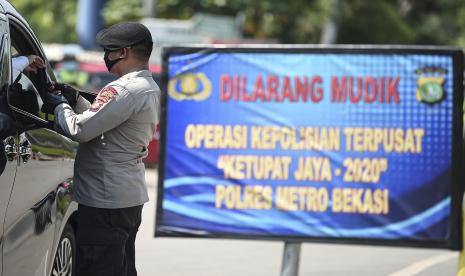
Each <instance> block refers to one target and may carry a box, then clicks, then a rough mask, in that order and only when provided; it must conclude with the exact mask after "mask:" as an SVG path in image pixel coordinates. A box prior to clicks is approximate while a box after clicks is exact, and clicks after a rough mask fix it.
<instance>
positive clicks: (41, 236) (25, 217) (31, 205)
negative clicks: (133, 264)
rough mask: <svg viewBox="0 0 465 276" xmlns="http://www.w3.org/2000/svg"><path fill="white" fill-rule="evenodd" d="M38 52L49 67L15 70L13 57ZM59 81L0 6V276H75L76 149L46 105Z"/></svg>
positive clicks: (6, 6) (22, 25)
mask: <svg viewBox="0 0 465 276" xmlns="http://www.w3.org/2000/svg"><path fill="white" fill-rule="evenodd" d="M29 54H34V55H38V56H40V57H42V58H43V59H44V60H45V61H46V63H47V67H46V68H45V69H42V70H39V71H38V73H36V74H35V73H29V72H19V71H15V70H13V68H12V66H11V64H12V58H13V57H15V56H18V55H29ZM50 81H55V76H54V72H53V70H52V68H51V66H50V65H49V64H48V62H47V59H46V56H45V54H44V51H43V49H42V47H41V45H40V43H39V41H38V40H37V38H36V36H35V35H34V33H33V31H32V30H31V28H30V27H29V25H28V23H27V22H26V20H25V19H24V18H23V17H22V16H21V15H20V14H19V13H18V12H17V11H16V10H15V9H14V7H13V6H12V5H11V4H10V3H9V2H8V1H5V0H0V113H1V114H0V255H1V256H0V275H1V276H23V275H24V276H26V275H27V276H29V275H44V276H48V275H73V270H74V264H75V259H74V258H75V250H76V249H75V238H74V227H75V224H74V217H75V214H76V210H77V204H76V203H75V202H73V201H72V200H71V198H72V186H73V183H72V178H73V166H74V157H75V153H76V148H77V143H75V142H73V141H72V140H70V139H68V138H66V137H64V136H62V135H60V134H58V133H57V132H55V131H54V130H53V129H52V127H51V126H52V123H51V122H50V121H49V119H50V120H52V117H53V116H52V115H50V114H43V113H42V112H41V107H42V105H43V100H42V99H43V98H44V96H45V94H46V93H48V92H47V83H48V82H50Z"/></svg>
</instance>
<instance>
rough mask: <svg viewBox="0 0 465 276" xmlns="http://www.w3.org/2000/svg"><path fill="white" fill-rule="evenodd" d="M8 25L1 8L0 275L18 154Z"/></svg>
mask: <svg viewBox="0 0 465 276" xmlns="http://www.w3.org/2000/svg"><path fill="white" fill-rule="evenodd" d="M7 29H8V25H7V22H6V17H5V14H4V13H3V9H2V7H1V6H0V37H1V38H0V70H1V71H0V274H1V271H2V264H3V261H2V257H1V255H2V254H1V253H2V251H3V223H4V219H5V213H6V208H7V205H8V201H9V199H10V194H11V188H12V187H13V181H14V178H15V174H16V166H17V154H16V153H15V151H16V150H15V148H16V147H15V141H16V139H15V136H16V135H15V134H16V132H15V131H14V130H11V117H10V115H9V114H8V113H9V110H8V105H7V102H6V96H7V88H8V81H9V74H10V70H9V69H10V62H9V43H8V38H7V35H6V33H7Z"/></svg>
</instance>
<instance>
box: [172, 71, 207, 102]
mask: <svg viewBox="0 0 465 276" xmlns="http://www.w3.org/2000/svg"><path fill="white" fill-rule="evenodd" d="M168 94H169V95H170V97H171V98H173V99H175V100H178V101H182V100H196V101H203V100H205V99H207V98H208V97H209V96H210V94H211V82H210V80H209V79H208V78H207V77H206V76H205V74H204V73H187V74H182V75H178V76H176V77H174V78H173V79H171V80H170V81H169V83H168Z"/></svg>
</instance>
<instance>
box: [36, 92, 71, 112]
mask: <svg viewBox="0 0 465 276" xmlns="http://www.w3.org/2000/svg"><path fill="white" fill-rule="evenodd" d="M62 103H68V101H67V100H66V98H65V97H64V96H63V95H62V94H54V93H47V95H46V96H45V99H44V105H43V106H42V109H41V110H42V112H44V113H47V114H53V113H54V112H55V107H57V106H58V105H59V104H62Z"/></svg>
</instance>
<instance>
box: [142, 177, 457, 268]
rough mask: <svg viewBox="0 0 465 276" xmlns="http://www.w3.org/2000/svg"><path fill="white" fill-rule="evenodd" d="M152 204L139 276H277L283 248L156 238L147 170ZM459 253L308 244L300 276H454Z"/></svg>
mask: <svg viewBox="0 0 465 276" xmlns="http://www.w3.org/2000/svg"><path fill="white" fill-rule="evenodd" d="M146 179H147V184H148V187H149V194H150V202H149V203H147V204H146V205H145V206H144V210H143V219H142V225H141V228H140V232H139V234H138V238H137V241H136V266H137V270H138V275H140V276H238V275H241V276H274V275H276V276H279V275H280V271H281V261H282V254H283V248H284V243H283V242H269V241H244V240H225V239H216V240H214V239H192V238H156V239H155V238H154V237H153V232H154V224H155V197H156V183H157V173H156V170H155V169H148V170H147V171H146ZM457 262H458V253H457V252H454V251H448V250H431V249H418V248H399V247H384V246H383V247H381V246H376V247H375V246H355V245H336V244H316V243H305V244H303V245H302V251H301V256H300V266H299V268H300V269H299V275H300V276H307V275H308V276H313V275H318V276H319V275H330V276H331V275H338V276H339V275H344V276H349V275H354V276H355V275H357V276H365V275H366V276H376V275H389V276H409V275H427V276H442V275H446V276H447V275H455V273H456V271H457Z"/></svg>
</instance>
